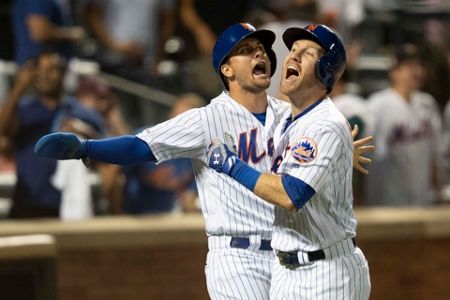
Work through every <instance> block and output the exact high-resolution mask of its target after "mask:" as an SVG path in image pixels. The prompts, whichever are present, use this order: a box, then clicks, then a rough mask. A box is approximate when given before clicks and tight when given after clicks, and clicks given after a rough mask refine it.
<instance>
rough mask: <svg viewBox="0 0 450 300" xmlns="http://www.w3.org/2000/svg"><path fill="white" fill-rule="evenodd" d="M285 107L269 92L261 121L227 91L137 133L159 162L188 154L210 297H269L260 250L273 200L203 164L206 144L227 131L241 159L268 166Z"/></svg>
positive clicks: (265, 256) (265, 257)
mask: <svg viewBox="0 0 450 300" xmlns="http://www.w3.org/2000/svg"><path fill="white" fill-rule="evenodd" d="M287 110H289V105H288V104H287V103H285V102H282V101H278V100H274V99H272V98H270V97H268V108H267V113H266V121H265V126H263V125H262V123H261V122H260V121H258V120H257V119H256V117H255V116H254V115H253V114H252V113H250V112H249V111H248V110H247V109H245V108H244V107H243V106H241V105H240V104H238V103H237V102H236V101H234V100H233V99H231V98H230V97H229V96H228V94H227V93H225V92H224V93H222V94H221V95H219V96H218V97H216V98H214V99H213V100H212V101H211V103H210V104H209V105H207V106H206V107H203V108H199V109H193V110H189V111H187V112H185V113H183V114H181V115H179V116H177V117H175V118H174V119H171V120H168V121H166V122H164V123H161V124H159V125H157V126H155V127H152V128H149V129H146V130H144V131H143V132H141V133H140V134H138V135H137V136H138V137H139V138H141V139H142V140H144V141H146V142H147V143H148V145H149V146H150V148H151V150H152V151H153V154H154V155H155V157H156V158H157V160H158V162H162V161H165V160H168V159H172V158H178V157H189V158H193V165H194V170H195V174H196V182H197V188H198V191H199V198H200V202H201V207H202V212H203V216H204V219H205V223H206V233H207V235H208V244H209V252H208V257H207V263H206V267H205V272H206V278H207V286H208V292H209V294H210V296H211V298H212V299H227V300H228V299H239V300H242V299H255V300H264V299H269V289H270V280H271V274H270V269H271V264H272V261H273V257H274V255H273V252H272V251H270V250H269V251H268V250H259V247H260V244H261V240H270V239H271V237H272V228H273V219H274V211H273V206H272V205H271V204H268V203H267V202H265V201H263V200H261V199H260V198H258V197H257V196H255V195H254V194H253V193H252V192H250V191H249V190H247V189H246V188H245V187H244V186H242V185H240V184H239V183H238V182H236V181H235V180H233V179H232V178H231V177H229V176H228V175H226V174H218V173H217V172H216V171H214V170H212V169H209V168H208V167H207V150H208V147H209V145H210V144H211V142H212V141H213V140H214V139H219V140H222V141H223V140H224V133H225V132H227V131H228V132H230V133H231V135H232V136H233V138H234V139H235V141H236V142H237V147H238V153H239V155H240V157H241V159H243V160H245V161H247V162H248V164H249V165H250V166H252V167H254V168H255V169H257V170H259V171H261V172H270V169H271V162H272V160H271V157H272V154H273V150H274V147H273V140H272V137H273V134H274V131H275V128H276V126H277V124H278V123H280V122H281V120H282V116H283V115H284V114H285V112H286V111H287ZM232 237H245V238H248V239H249V242H250V243H249V246H248V249H241V248H232V247H230V242H231V239H232Z"/></svg>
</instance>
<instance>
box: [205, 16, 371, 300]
mask: <svg viewBox="0 0 450 300" xmlns="http://www.w3.org/2000/svg"><path fill="white" fill-rule="evenodd" d="M283 40H284V42H285V44H286V46H287V47H288V49H289V50H290V53H289V54H288V55H287V57H286V59H285V60H284V65H283V73H282V74H283V75H282V76H283V77H282V79H281V87H280V90H281V92H282V93H283V94H285V95H287V96H288V97H289V100H290V103H291V109H292V112H289V113H288V114H287V115H286V117H285V118H284V119H283V122H281V123H280V125H279V126H278V127H277V129H276V132H275V135H274V144H275V145H276V148H275V152H274V155H273V160H274V162H275V164H274V169H273V171H274V172H275V173H276V174H269V173H261V172H260V170H257V169H255V168H252V167H251V166H250V165H249V164H247V163H246V162H244V161H243V160H241V159H240V158H239V157H238V156H237V155H236V154H235V153H234V152H233V151H232V149H230V147H229V146H228V145H227V144H226V143H225V144H224V143H215V144H214V145H213V146H212V147H211V148H210V151H209V155H208V164H209V166H210V167H211V168H214V169H216V170H217V171H218V172H220V173H221V174H227V175H229V176H230V177H231V178H233V179H234V180H236V181H237V182H240V183H241V184H242V185H243V186H245V187H247V189H249V190H250V191H253V192H254V193H255V194H256V195H258V196H260V197H261V198H263V199H265V200H266V201H268V202H269V203H272V204H275V223H274V231H273V237H272V247H273V248H274V250H275V252H276V255H277V258H276V259H275V262H274V265H273V270H272V284H271V290H270V299H286V300H287V299H368V297H369V294H370V288H371V285H370V278H369V268H368V263H367V260H366V259H365V257H364V255H363V253H362V251H361V250H360V249H359V248H358V247H357V246H356V240H355V235H356V234H355V229H356V220H355V217H354V215H353V211H352V201H353V199H352V156H353V146H352V136H351V133H350V128H349V125H348V122H347V120H346V119H345V118H344V116H343V115H342V114H341V113H340V112H339V111H338V109H337V108H336V107H335V106H334V104H333V103H332V101H331V99H330V98H329V97H328V96H327V94H328V93H330V91H331V90H332V88H333V85H334V84H335V82H336V81H337V80H339V77H340V76H341V75H342V72H343V71H344V68H345V62H346V53H345V48H344V46H343V44H342V42H341V41H340V39H339V38H338V36H337V35H336V34H335V33H334V32H333V31H332V30H331V29H329V28H328V27H326V26H324V25H315V24H312V25H309V26H307V27H305V28H304V29H302V28H289V29H287V30H286V31H285V32H284V34H283Z"/></svg>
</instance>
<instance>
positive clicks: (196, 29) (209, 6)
mask: <svg viewBox="0 0 450 300" xmlns="http://www.w3.org/2000/svg"><path fill="white" fill-rule="evenodd" d="M258 2H259V1H256V0H235V1H209V0H180V4H179V9H180V20H181V22H182V25H183V29H184V28H185V29H187V32H185V33H184V34H186V37H185V39H190V38H191V39H193V41H195V49H190V50H191V52H193V53H192V54H191V56H192V57H189V58H188V65H189V66H188V68H187V69H189V70H190V72H192V73H191V74H190V76H188V77H187V80H189V83H188V85H189V88H190V89H191V90H194V91H195V92H197V93H199V94H201V95H202V96H203V97H205V98H207V99H210V98H214V97H215V96H216V95H217V94H218V93H220V92H221V91H222V83H221V81H220V80H219V78H218V77H217V76H216V73H215V71H214V68H212V66H211V54H212V50H213V47H214V44H215V42H216V40H217V37H218V36H219V35H220V34H221V33H222V32H223V31H224V30H225V29H226V28H227V27H228V26H230V24H234V23H238V22H247V20H246V16H247V15H248V14H249V13H250V12H252V11H253V9H255V8H258V7H259V3H258ZM190 45H194V44H193V43H187V45H186V46H187V47H189V46H190ZM187 51H188V50H187ZM206 83H207V84H206Z"/></svg>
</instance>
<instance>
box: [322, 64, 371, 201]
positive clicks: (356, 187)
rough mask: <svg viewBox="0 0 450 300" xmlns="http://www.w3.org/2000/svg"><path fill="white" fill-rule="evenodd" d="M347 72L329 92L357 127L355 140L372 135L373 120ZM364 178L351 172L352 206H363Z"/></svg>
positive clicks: (337, 105) (338, 107)
mask: <svg viewBox="0 0 450 300" xmlns="http://www.w3.org/2000/svg"><path fill="white" fill-rule="evenodd" d="M349 74H350V73H349V72H348V70H346V71H344V73H343V74H342V76H341V79H340V80H339V81H338V82H336V84H335V85H334V87H333V91H332V92H331V99H333V102H334V104H335V105H336V107H337V109H339V111H340V112H341V113H342V114H343V115H344V117H346V118H347V120H348V122H349V123H350V126H351V128H355V125H357V126H358V129H359V131H358V134H357V135H356V136H355V139H360V138H362V137H364V136H370V135H372V133H373V126H374V120H373V116H372V114H371V113H370V111H369V107H368V105H367V101H366V100H365V99H364V98H362V97H361V96H360V95H358V93H357V87H355V86H354V84H353V83H352V82H351V81H350V78H349ZM365 185H366V176H364V174H362V173H360V172H353V198H354V199H353V205H355V206H359V205H362V204H364V202H365V201H364V198H365V195H364V194H365Z"/></svg>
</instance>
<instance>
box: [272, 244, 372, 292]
mask: <svg viewBox="0 0 450 300" xmlns="http://www.w3.org/2000/svg"><path fill="white" fill-rule="evenodd" d="M370 288H371V285H370V276H369V266H368V263H367V260H366V258H365V257H364V254H363V253H362V251H361V250H360V249H359V248H355V251H354V252H353V253H350V254H347V255H343V256H339V257H337V258H334V259H323V260H318V261H315V262H313V263H309V264H306V265H303V266H300V267H298V268H296V269H294V270H289V269H287V268H285V267H284V266H282V265H280V263H279V260H278V258H276V259H274V261H273V270H272V285H271V288H270V299H272V300H296V299H299V300H300V299H301V300H321V299H330V300H335V299H342V300H366V299H369V295H370Z"/></svg>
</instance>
